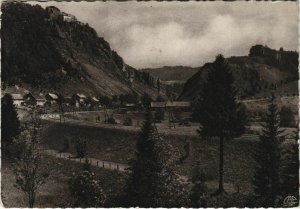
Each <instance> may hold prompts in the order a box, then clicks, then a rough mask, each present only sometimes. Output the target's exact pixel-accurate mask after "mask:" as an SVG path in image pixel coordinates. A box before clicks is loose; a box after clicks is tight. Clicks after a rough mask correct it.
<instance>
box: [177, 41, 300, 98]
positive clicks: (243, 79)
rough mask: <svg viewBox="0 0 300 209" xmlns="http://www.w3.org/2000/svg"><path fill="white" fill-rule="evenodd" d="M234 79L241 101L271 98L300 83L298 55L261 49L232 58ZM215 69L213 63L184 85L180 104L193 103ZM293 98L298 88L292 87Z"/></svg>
mask: <svg viewBox="0 0 300 209" xmlns="http://www.w3.org/2000/svg"><path fill="white" fill-rule="evenodd" d="M227 61H228V64H229V66H230V67H231V72H232V74H233V77H234V78H235V82H234V85H235V87H236V89H237V91H238V95H239V96H240V97H241V98H246V97H252V96H255V95H260V96H261V95H264V94H269V93H270V91H275V92H276V89H277V88H281V89H285V88H284V86H285V85H289V83H291V82H293V81H296V80H297V79H298V53H297V52H290V51H284V50H283V49H281V50H279V51H276V50H272V49H270V48H268V47H263V46H261V45H256V46H253V47H252V48H251V49H250V54H249V56H244V57H230V58H228V59H227ZM211 67H212V64H211V63H206V64H205V65H204V66H202V67H201V68H200V69H199V71H198V73H196V74H195V75H194V76H192V77H191V78H190V79H189V80H188V81H187V82H186V84H185V86H184V89H183V91H182V93H181V95H180V96H179V98H178V99H179V100H193V99H194V98H195V97H196V96H197V95H198V94H199V92H200V91H201V88H202V85H203V84H204V83H205V80H206V75H207V73H208V72H209V70H210V68H211ZM290 86H291V85H290ZM292 87H293V89H291V88H289V91H291V92H289V93H290V94H292V93H297V92H298V88H296V87H297V86H296V85H292Z"/></svg>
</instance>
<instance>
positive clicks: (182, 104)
mask: <svg viewBox="0 0 300 209" xmlns="http://www.w3.org/2000/svg"><path fill="white" fill-rule="evenodd" d="M190 106H191V102H185V101H174V102H170V101H169V102H167V103H166V107H175V108H176V107H178V108H184V107H190Z"/></svg>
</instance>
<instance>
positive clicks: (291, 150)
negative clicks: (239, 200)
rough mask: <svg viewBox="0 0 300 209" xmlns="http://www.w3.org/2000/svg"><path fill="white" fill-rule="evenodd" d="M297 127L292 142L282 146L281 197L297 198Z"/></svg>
mask: <svg viewBox="0 0 300 209" xmlns="http://www.w3.org/2000/svg"><path fill="white" fill-rule="evenodd" d="M298 140H299V127H298V128H297V130H296V132H295V136H294V138H293V141H292V142H288V143H286V146H283V149H282V155H281V166H280V167H281V172H280V177H281V187H280V191H281V193H282V197H283V198H284V197H286V196H287V195H293V196H294V197H299V147H298V146H299V145H298Z"/></svg>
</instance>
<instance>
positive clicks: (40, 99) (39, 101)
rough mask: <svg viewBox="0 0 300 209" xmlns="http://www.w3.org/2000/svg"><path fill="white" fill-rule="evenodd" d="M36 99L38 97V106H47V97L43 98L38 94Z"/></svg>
mask: <svg viewBox="0 0 300 209" xmlns="http://www.w3.org/2000/svg"><path fill="white" fill-rule="evenodd" d="M35 99H36V105H37V106H40V107H43V106H45V104H46V99H45V98H43V97H42V96H36V97H35Z"/></svg>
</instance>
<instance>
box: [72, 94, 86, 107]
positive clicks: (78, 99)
mask: <svg viewBox="0 0 300 209" xmlns="http://www.w3.org/2000/svg"><path fill="white" fill-rule="evenodd" d="M86 99H87V98H86V96H85V95H84V94H79V93H76V94H73V96H72V101H73V103H74V104H75V106H76V107H79V106H80V105H84V104H85V103H86Z"/></svg>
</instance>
